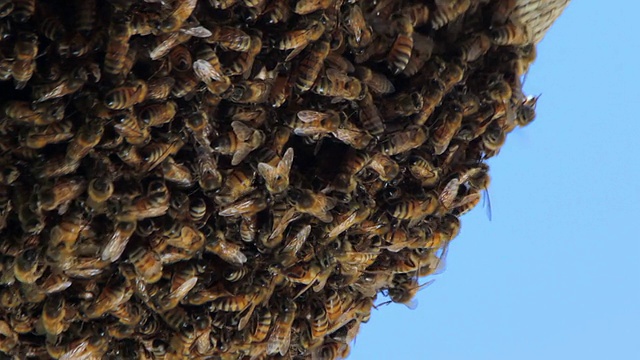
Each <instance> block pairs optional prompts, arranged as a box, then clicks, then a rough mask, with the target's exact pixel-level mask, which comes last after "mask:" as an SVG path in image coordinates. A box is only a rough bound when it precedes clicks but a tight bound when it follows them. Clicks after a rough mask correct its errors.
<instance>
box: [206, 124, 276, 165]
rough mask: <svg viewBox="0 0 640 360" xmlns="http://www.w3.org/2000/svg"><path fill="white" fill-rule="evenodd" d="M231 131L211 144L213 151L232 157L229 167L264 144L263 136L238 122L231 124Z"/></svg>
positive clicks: (261, 133)
mask: <svg viewBox="0 0 640 360" xmlns="http://www.w3.org/2000/svg"><path fill="white" fill-rule="evenodd" d="M231 128H232V130H233V131H231V132H229V133H227V134H226V136H222V137H219V138H217V139H216V140H215V141H214V143H213V144H212V146H213V150H214V151H216V152H218V153H220V154H223V155H233V156H232V159H231V165H234V166H235V165H238V164H240V163H241V162H242V160H244V159H245V158H246V157H247V155H249V153H251V152H252V151H253V150H255V149H257V148H258V147H259V146H260V145H262V144H263V143H264V140H265V135H264V133H263V132H262V131H260V130H255V129H252V128H250V127H248V126H247V125H245V124H244V123H242V122H240V121H234V122H232V123H231Z"/></svg>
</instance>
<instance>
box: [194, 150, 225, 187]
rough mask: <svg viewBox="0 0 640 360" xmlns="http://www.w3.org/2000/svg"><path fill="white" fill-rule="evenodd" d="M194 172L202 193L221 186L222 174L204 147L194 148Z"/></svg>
mask: <svg viewBox="0 0 640 360" xmlns="http://www.w3.org/2000/svg"><path fill="white" fill-rule="evenodd" d="M196 153H197V157H196V172H197V175H198V184H199V185H200V188H201V189H202V190H203V191H213V190H215V189H217V188H219V187H220V186H221V185H222V174H220V171H218V165H217V162H216V160H215V158H214V157H213V156H212V154H211V153H210V152H209V151H208V150H207V149H206V148H204V147H202V146H197V147H196Z"/></svg>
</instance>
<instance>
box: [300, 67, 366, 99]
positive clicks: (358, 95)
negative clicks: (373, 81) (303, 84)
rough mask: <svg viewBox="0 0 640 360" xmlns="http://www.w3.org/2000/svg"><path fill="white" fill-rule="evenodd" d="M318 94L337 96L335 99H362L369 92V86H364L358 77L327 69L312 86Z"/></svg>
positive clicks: (312, 89)
mask: <svg viewBox="0 0 640 360" xmlns="http://www.w3.org/2000/svg"><path fill="white" fill-rule="evenodd" d="M311 91H313V92H314V93H316V94H318V95H322V96H327V97H332V98H335V99H334V100H335V101H340V100H341V99H344V100H362V99H363V98H364V97H365V96H366V93H367V87H366V86H363V85H362V83H361V82H360V80H358V79H357V78H354V77H351V76H348V75H346V74H344V73H341V72H340V71H338V70H336V69H327V70H326V72H325V75H324V76H321V77H320V78H319V79H318V80H317V81H316V83H315V85H314V86H313V87H312V88H311Z"/></svg>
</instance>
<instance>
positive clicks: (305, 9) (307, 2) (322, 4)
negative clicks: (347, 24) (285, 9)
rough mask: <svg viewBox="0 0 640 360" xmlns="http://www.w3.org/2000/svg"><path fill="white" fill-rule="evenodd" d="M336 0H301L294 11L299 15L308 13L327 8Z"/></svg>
mask: <svg viewBox="0 0 640 360" xmlns="http://www.w3.org/2000/svg"><path fill="white" fill-rule="evenodd" d="M334 2H335V1H334V0H300V1H298V2H297V3H296V6H295V8H294V9H293V12H294V13H296V14H298V15H308V14H311V13H313V12H316V11H318V10H326V9H328V8H329V7H330V6H331V5H333V4H334Z"/></svg>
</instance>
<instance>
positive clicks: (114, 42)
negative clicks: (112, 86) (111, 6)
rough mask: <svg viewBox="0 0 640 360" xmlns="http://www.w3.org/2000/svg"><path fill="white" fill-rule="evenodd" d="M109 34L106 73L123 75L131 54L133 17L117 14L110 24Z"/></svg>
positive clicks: (105, 62) (105, 64) (105, 59)
mask: <svg viewBox="0 0 640 360" xmlns="http://www.w3.org/2000/svg"><path fill="white" fill-rule="evenodd" d="M107 33H108V35H109V41H108V42H107V49H106V53H105V58H104V71H105V72H106V73H107V74H112V75H117V74H121V73H122V72H123V71H122V70H123V69H124V66H125V61H126V60H125V59H126V56H127V53H128V52H129V38H131V35H133V26H132V24H131V17H130V16H127V15H124V14H122V13H116V14H115V15H114V16H113V17H112V19H111V22H110V23H109V29H108V31H107Z"/></svg>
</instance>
